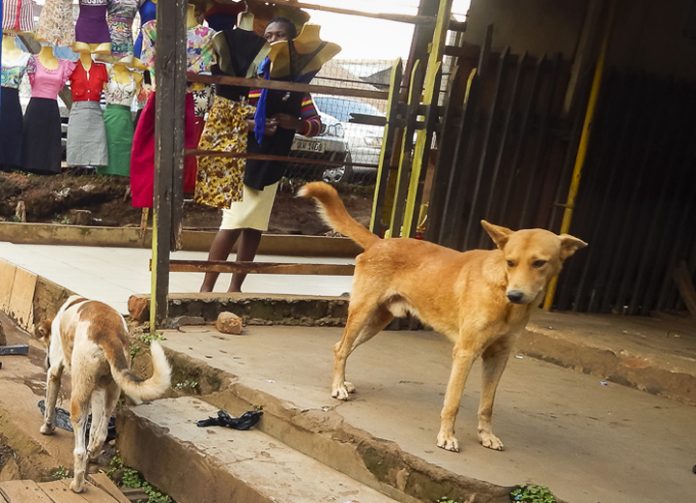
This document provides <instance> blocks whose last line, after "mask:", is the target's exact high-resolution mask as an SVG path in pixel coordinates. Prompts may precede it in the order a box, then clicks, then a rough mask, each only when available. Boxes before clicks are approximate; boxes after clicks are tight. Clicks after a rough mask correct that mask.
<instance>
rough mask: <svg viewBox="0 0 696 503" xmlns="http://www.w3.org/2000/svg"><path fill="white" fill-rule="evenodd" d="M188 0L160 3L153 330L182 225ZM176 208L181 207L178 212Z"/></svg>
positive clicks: (162, 314)
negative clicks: (170, 258) (172, 250)
mask: <svg viewBox="0 0 696 503" xmlns="http://www.w3.org/2000/svg"><path fill="white" fill-rule="evenodd" d="M186 4H187V2H186V0H169V1H167V2H159V3H158V4H157V42H156V46H155V52H156V54H157V59H156V62H155V79H156V80H155V84H156V89H157V90H156V93H157V95H156V102H155V114H156V115H155V179H154V201H153V214H152V234H153V235H152V263H153V267H152V274H151V295H150V330H151V331H153V332H154V330H155V329H156V327H157V326H159V325H161V323H162V322H163V321H164V320H165V319H166V318H167V294H168V291H169V254H170V252H171V248H172V241H174V240H175V239H173V238H175V235H176V234H177V231H178V230H180V222H179V221H177V220H178V219H177V217H176V216H177V215H178V216H180V214H181V210H180V206H181V204H182V192H181V191H182V186H181V182H182V176H183V164H184V95H185V93H186ZM176 208H179V210H178V211H177V210H176Z"/></svg>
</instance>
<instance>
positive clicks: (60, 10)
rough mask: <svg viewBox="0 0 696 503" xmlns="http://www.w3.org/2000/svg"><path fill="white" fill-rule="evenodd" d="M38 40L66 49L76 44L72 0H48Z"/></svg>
mask: <svg viewBox="0 0 696 503" xmlns="http://www.w3.org/2000/svg"><path fill="white" fill-rule="evenodd" d="M36 38H37V39H38V40H40V41H46V42H48V43H49V44H53V45H59V46H65V47H69V46H71V45H73V44H74V43H75V19H74V18H73V8H72V0H46V4H45V5H44V7H43V9H42V10H41V15H40V16H39V27H38V29H37V30H36Z"/></svg>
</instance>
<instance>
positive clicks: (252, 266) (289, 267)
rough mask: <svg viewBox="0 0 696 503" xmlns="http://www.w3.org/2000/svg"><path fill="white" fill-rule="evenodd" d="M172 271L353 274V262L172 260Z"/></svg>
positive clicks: (170, 266)
mask: <svg viewBox="0 0 696 503" xmlns="http://www.w3.org/2000/svg"><path fill="white" fill-rule="evenodd" d="M169 270H170V271H171V272H201V273H203V272H222V273H244V274H298V275H306V274H315V275H324V276H352V275H353V272H354V270H355V266H353V265H352V264H295V263H284V262H227V261H226V260H171V261H170V263H169Z"/></svg>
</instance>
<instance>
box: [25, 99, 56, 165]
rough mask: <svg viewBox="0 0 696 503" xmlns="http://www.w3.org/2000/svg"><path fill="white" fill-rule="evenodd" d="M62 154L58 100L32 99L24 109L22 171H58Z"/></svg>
mask: <svg viewBox="0 0 696 503" xmlns="http://www.w3.org/2000/svg"><path fill="white" fill-rule="evenodd" d="M62 153H63V149H62V148H61V145H60V112H59V111H58V103H57V102H56V100H52V99H50V98H32V99H31V100H29V104H28V105H27V109H26V111H25V112H24V128H23V134H22V164H23V166H24V170H25V171H30V172H32V173H41V174H45V175H55V174H58V173H60V161H61V157H62Z"/></svg>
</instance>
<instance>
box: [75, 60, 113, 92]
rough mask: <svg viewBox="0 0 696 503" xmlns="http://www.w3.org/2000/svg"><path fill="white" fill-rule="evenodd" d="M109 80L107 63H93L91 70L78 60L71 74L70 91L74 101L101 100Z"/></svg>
mask: <svg viewBox="0 0 696 503" xmlns="http://www.w3.org/2000/svg"><path fill="white" fill-rule="evenodd" d="M108 81H109V76H108V75H107V73H106V65H104V64H103V63H92V66H91V67H90V69H89V72H88V71H86V70H85V67H84V66H82V62H80V61H78V62H77V65H75V70H73V72H72V74H71V75H70V91H71V92H72V99H73V101H99V98H101V93H102V90H103V89H104V86H105V85H106V83H107V82H108Z"/></svg>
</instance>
